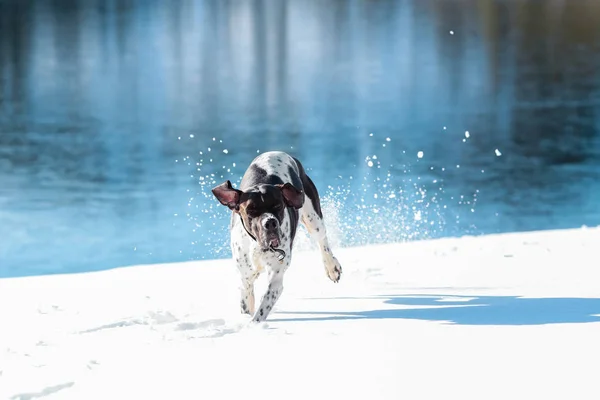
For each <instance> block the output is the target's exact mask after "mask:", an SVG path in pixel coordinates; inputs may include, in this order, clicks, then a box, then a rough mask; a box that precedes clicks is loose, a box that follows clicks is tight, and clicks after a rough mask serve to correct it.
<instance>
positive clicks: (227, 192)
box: [212, 151, 342, 322]
mask: <svg viewBox="0 0 600 400" xmlns="http://www.w3.org/2000/svg"><path fill="white" fill-rule="evenodd" d="M212 193H213V195H214V196H215V197H216V198H217V200H218V201H219V202H220V203H221V204H222V205H224V206H227V207H228V208H229V209H230V210H231V211H232V213H231V221H230V225H229V230H230V240H231V242H230V245H231V252H232V258H233V260H235V264H236V266H237V268H238V270H239V272H240V275H241V280H242V284H241V287H240V291H241V300H240V307H241V312H242V313H243V314H249V315H250V316H251V317H252V321H253V322H262V321H265V320H266V319H267V317H268V315H269V313H270V312H271V311H272V310H273V307H274V306H275V303H276V302H277V300H278V299H279V297H280V296H281V292H282V291H283V275H284V274H285V271H286V270H287V269H288V267H289V266H290V263H291V257H292V248H293V243H294V238H295V236H296V231H297V229H298V223H299V222H302V224H303V225H304V227H306V229H307V231H308V233H309V235H310V237H311V238H314V239H315V240H316V242H317V244H318V246H319V249H320V251H321V256H322V259H323V264H324V266H325V271H326V273H327V276H328V277H329V279H331V280H332V281H333V282H334V283H337V282H339V280H340V277H341V274H342V267H341V265H340V263H339V262H338V260H337V259H336V258H335V257H334V255H333V252H332V251H331V247H330V245H329V240H328V238H327V233H326V230H325V224H324V222H323V213H322V211H321V202H320V199H319V193H318V191H317V188H316V186H315V185H314V183H313V182H312V180H311V179H310V177H309V176H308V175H307V174H306V171H305V170H304V167H303V166H302V164H301V163H300V161H299V160H298V159H297V158H295V157H292V156H291V155H289V154H287V153H285V152H281V151H269V152H266V153H262V154H260V155H259V156H257V157H256V158H255V159H254V160H253V161H252V162H251V163H250V166H249V167H248V169H247V170H246V172H245V173H244V176H243V177H242V181H241V183H240V188H239V189H235V188H233V187H232V185H231V182H230V181H229V180H227V181H225V182H223V183H222V184H220V185H218V186H216V187H214V188H213V189H212ZM265 270H266V272H267V273H268V287H267V290H266V293H265V294H264V296H263V297H262V299H261V301H260V305H259V306H258V308H257V309H255V300H254V282H255V280H256V279H257V278H258V277H259V275H260V274H261V273H262V272H263V271H265Z"/></svg>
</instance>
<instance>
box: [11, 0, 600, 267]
mask: <svg viewBox="0 0 600 400" xmlns="http://www.w3.org/2000/svg"><path fill="white" fill-rule="evenodd" d="M599 26H600V4H599V3H598V2H597V1H594V0H590V1H577V2H540V1H533V0H532V1H512V2H506V1H489V2H479V1H476V0H472V1H460V2H458V1H445V2H442V1H427V0H413V1H408V0H407V1H325V0H322V1H317V0H315V1H308V0H288V1H277V0H270V1H269V0H265V1H245V2H229V1H203V2H200V1H169V2H162V1H144V2H133V1H125V0H122V1H118V0H114V1H100V0H98V1H76V0H69V1H61V2H56V1H35V2H34V1H25V0H22V1H16V0H15V1H0V277H8V276H26V275H38V274H54V273H69V272H79V271H92V270H101V269H107V268H113V267H118V266H126V265H133V264H144V263H160V262H175V261H187V260H197V259H211V258H224V257H228V256H229V248H228V240H229V238H228V236H227V222H228V216H229V214H228V211H227V210H226V209H225V208H224V207H222V206H220V205H218V203H217V202H216V200H215V199H214V198H213V197H212V194H211V193H210V188H212V187H213V186H215V185H216V184H219V183H221V182H222V181H224V180H225V179H231V180H232V181H233V182H234V184H235V183H237V182H239V180H240V177H241V175H242V173H243V171H244V169H245V168H246V166H247V165H248V163H249V162H250V161H251V160H252V158H253V157H254V156H256V154H257V153H258V152H262V151H266V150H272V149H280V150H287V151H289V152H291V153H293V154H294V155H295V156H297V157H299V158H300V159H301V160H302V161H303V163H304V164H305V166H306V167H307V170H308V172H309V174H310V175H311V177H312V178H313V180H314V181H315V183H316V185H317V187H318V188H319V190H320V191H321V193H322V195H323V197H324V202H325V204H326V207H325V208H326V212H327V215H326V218H329V220H328V226H330V227H332V228H331V229H332V230H333V231H334V232H333V233H332V235H334V236H335V237H336V243H337V244H338V245H340V246H351V245H360V244H368V243H382V242H391V241H406V240H421V239H427V238H437V237H444V236H461V235H479V234H485V233H499V232H510V231H525V230H537V229H559V228H572V227H580V226H582V225H588V226H595V225H598V224H600V208H599V205H600V29H599V28H598V27H599ZM466 132H468V135H467V134H466ZM467 136H468V137H467ZM419 152H422V153H419ZM419 156H422V157H421V158H420V157H419Z"/></svg>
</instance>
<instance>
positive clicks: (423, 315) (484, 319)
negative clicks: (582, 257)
mask: <svg viewBox="0 0 600 400" xmlns="http://www.w3.org/2000/svg"><path fill="white" fill-rule="evenodd" d="M366 299H371V300H372V299H385V300H384V301H383V302H384V304H387V305H389V306H401V307H397V308H392V307H388V308H382V309H378V310H368V311H335V310H332V311H291V312H286V311H279V312H277V314H280V315H281V314H286V315H294V316H296V317H293V318H275V319H271V320H270V322H277V321H280V322H283V321H336V320H357V319H418V320H425V321H442V322H445V323H450V324H458V325H542V324H561V323H586V322H599V321H600V299H598V298H525V297H516V296H455V295H447V296H446V295H399V296H378V297H368V298H363V300H366ZM334 300H354V301H356V300H359V298H338V299H334ZM346 309H347V308H346ZM594 314H596V315H597V316H594Z"/></svg>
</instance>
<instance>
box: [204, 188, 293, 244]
mask: <svg viewBox="0 0 600 400" xmlns="http://www.w3.org/2000/svg"><path fill="white" fill-rule="evenodd" d="M212 193H213V194H214V195H215V197H216V198H217V200H219V202H220V203H221V204H223V205H224V206H227V207H229V208H230V209H231V210H232V211H233V212H234V213H237V214H240V216H241V218H242V220H243V222H244V225H245V226H246V229H248V231H249V232H250V233H251V234H252V235H254V237H255V238H256V240H257V242H258V244H259V245H260V247H261V248H262V249H264V250H266V249H268V248H269V247H271V246H272V247H275V248H277V247H279V245H280V244H281V223H282V221H283V217H284V215H285V212H286V208H287V207H293V208H296V209H298V208H300V207H302V205H303V204H304V192H303V191H302V190H298V189H297V188H296V187H294V185H292V184H291V183H285V184H278V185H268V184H260V185H257V186H255V187H253V188H251V189H249V190H247V191H241V190H238V189H234V188H233V187H232V186H231V182H230V181H229V180H228V181H226V182H223V183H222V184H220V185H219V186H216V187H215V188H213V189H212Z"/></svg>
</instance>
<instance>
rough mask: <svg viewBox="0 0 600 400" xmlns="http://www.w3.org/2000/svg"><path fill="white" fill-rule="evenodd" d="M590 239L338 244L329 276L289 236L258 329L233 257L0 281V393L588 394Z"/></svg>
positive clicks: (597, 320)
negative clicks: (274, 300)
mask: <svg viewBox="0 0 600 400" xmlns="http://www.w3.org/2000/svg"><path fill="white" fill-rule="evenodd" d="M599 244H600V229H583V230H572V231H555V232H534V233H527V234H511V235H499V236H487V237H481V238H462V239H443V240H437V241H430V242H418V243H411V244H402V245H384V246H372V247H367V248H353V249H338V250H337V252H336V255H337V257H338V259H339V260H340V262H341V263H342V265H343V267H344V275H343V277H342V281H341V282H340V283H339V284H333V283H331V282H330V281H329V280H328V279H327V278H326V277H325V273H324V270H323V268H322V266H321V264H320V261H319V259H318V254H317V252H316V251H311V252H307V253H300V252H299V253H296V254H295V255H294V262H293V264H292V267H291V269H290V270H289V272H288V274H287V275H286V282H285V284H286V286H285V290H284V292H283V295H282V297H281V299H280V301H279V303H278V305H277V307H276V309H275V312H274V313H273V314H271V317H270V319H269V321H268V322H267V323H266V324H264V325H262V326H258V327H254V328H248V327H247V326H246V325H245V322H246V320H245V319H244V318H243V317H242V316H241V315H240V314H239V313H238V292H237V284H238V281H237V277H236V274H235V271H234V269H233V266H232V265H231V264H230V262H229V261H212V262H196V263H186V264H174V265H162V266H140V267H132V268H123V269H117V270H111V271H105V272H99V273H87V274H77V275H66V276H49V277H33V278H18V279H5V280H0V399H38V398H42V399H44V400H45V399H48V400H50V399H78V400H84V399H85V400H88V399H149V398H152V399H178V398H186V399H192V398H193V399H227V398H230V396H236V395H239V396H243V397H237V398H239V399H338V398H339V399H400V398H404V399H411V400H414V399H440V398H446V399H461V400H463V399H478V400H479V399H486V400H487V399H511V400H514V399H549V398H556V399H595V400H597V399H598V398H600V378H599V376H600V369H599V368H600V364H599V360H600V280H599V278H600V264H599V261H598V260H599V259H600V245H599ZM262 288H264V280H260V281H259V287H258V290H259V292H258V293H257V295H259V293H260V290H261V289H262Z"/></svg>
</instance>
